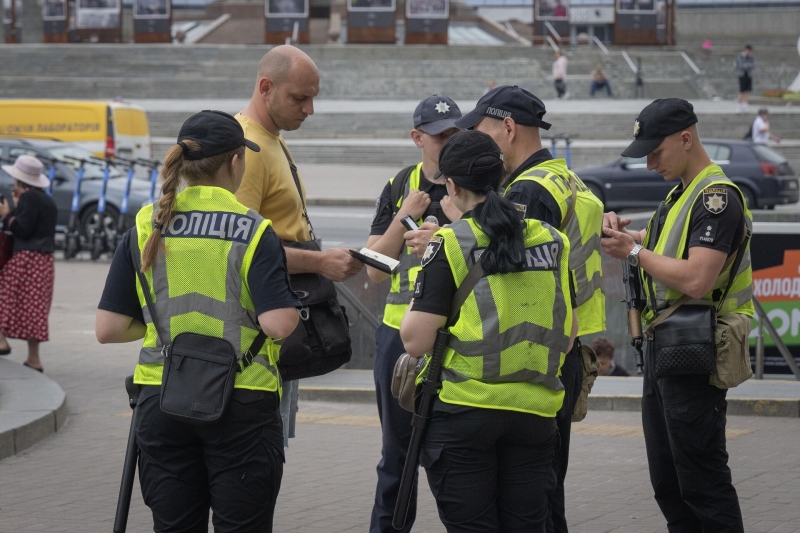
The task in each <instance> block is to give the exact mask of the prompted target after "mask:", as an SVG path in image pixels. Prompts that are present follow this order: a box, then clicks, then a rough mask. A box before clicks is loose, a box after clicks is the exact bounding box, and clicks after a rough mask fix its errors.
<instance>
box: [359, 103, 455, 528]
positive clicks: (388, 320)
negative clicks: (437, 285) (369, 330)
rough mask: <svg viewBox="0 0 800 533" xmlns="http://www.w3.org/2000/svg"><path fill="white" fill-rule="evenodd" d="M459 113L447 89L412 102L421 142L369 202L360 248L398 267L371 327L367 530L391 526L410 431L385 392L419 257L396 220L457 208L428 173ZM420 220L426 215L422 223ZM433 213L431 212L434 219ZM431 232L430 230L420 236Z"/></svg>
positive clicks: (444, 215) (441, 215)
mask: <svg viewBox="0 0 800 533" xmlns="http://www.w3.org/2000/svg"><path fill="white" fill-rule="evenodd" d="M460 117H461V111H460V110H459V108H458V105H456V103H455V102H454V101H453V100H451V99H450V98H448V97H447V96H439V95H433V96H429V97H428V98H425V99H424V100H423V101H421V102H420V103H419V105H417V108H416V110H415V111H414V129H413V130H412V131H411V139H412V140H413V141H414V144H416V145H417V146H419V147H420V148H421V149H422V161H421V162H420V163H418V164H416V165H411V166H410V167H406V168H404V169H403V170H401V171H400V172H399V173H398V174H397V176H395V177H394V178H393V179H391V180H389V183H387V184H386V187H384V189H383V192H382V193H381V196H380V197H379V198H378V200H377V201H376V207H375V218H374V219H373V221H372V228H371V229H370V236H369V240H368V241H367V247H368V248H370V249H371V250H375V251H377V252H380V253H382V254H384V255H388V256H390V257H394V258H397V259H399V260H400V267H399V268H398V269H397V271H396V272H395V274H393V275H392V277H391V287H390V292H389V295H388V297H387V299H386V308H385V310H384V313H383V324H382V325H381V326H380V327H379V328H378V330H377V331H376V332H375V342H376V354H375V366H374V369H373V372H374V378H375V392H376V395H377V400H378V415H379V417H380V420H381V428H382V430H383V447H382V450H381V455H382V457H381V461H380V463H379V464H378V468H377V470H378V485H377V488H376V489H375V504H374V506H373V509H372V519H371V521H370V533H391V532H394V531H395V529H394V528H392V512H393V510H394V503H395V500H396V499H397V491H398V488H399V485H400V478H401V476H402V471H403V465H404V464H405V459H406V452H407V450H408V441H409V439H410V438H411V413H409V412H408V411H406V410H404V409H403V408H401V407H400V405H399V404H398V403H397V399H396V398H394V397H393V396H392V392H391V383H392V373H393V370H394V365H395V362H396V361H397V359H398V357H400V355H401V354H403V353H404V352H405V350H404V349H403V343H402V342H401V341H400V332H399V329H400V321H401V320H402V319H403V315H404V314H405V312H406V309H407V308H408V304H409V303H410V302H411V292H412V290H413V288H414V281H415V280H416V278H417V273H418V272H419V271H420V260H419V258H418V257H417V256H416V255H415V254H413V253H411V250H410V248H409V247H408V246H406V243H404V241H403V234H404V233H405V232H406V230H405V228H404V227H403V225H402V224H401V223H400V219H401V218H403V217H404V216H405V215H411V218H413V219H414V220H415V222H416V223H417V224H419V225H423V226H424V227H425V228H428V227H431V226H435V225H436V224H441V225H444V224H448V223H449V222H450V220H451V219H450V217H452V216H453V213H455V214H456V215H458V216H460V215H461V213H460V212H458V211H453V208H452V205H451V204H450V202H449V200H450V198H448V197H447V189H446V187H445V180H444V178H442V177H437V176H436V173H437V172H438V171H439V151H440V150H441V149H442V145H444V143H445V141H447V139H449V138H450V136H451V135H452V134H453V133H455V132H457V131H458V128H456V127H455V125H454V124H455V121H456V119H457V118H460ZM448 213H450V217H448ZM426 219H427V220H428V222H427V223H426V224H423V222H424V221H425V220H426ZM433 219H436V224H434V223H433ZM423 231H424V230H423ZM432 234H433V232H432V231H430V232H429V233H428V235H427V239H429V238H430V236H431V235H432ZM427 239H426V242H427ZM367 274H368V275H369V277H370V278H371V279H372V280H373V281H376V282H380V281H383V280H385V279H386V278H387V277H388V274H384V273H383V272H380V271H379V270H376V269H374V268H370V267H367ZM415 514H416V494H415V495H414V497H413V498H412V500H411V505H410V507H409V513H408V519H407V521H406V526H405V528H404V529H403V531H410V530H411V527H412V526H413V524H414V517H415Z"/></svg>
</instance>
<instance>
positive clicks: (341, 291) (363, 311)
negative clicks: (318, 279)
mask: <svg viewBox="0 0 800 533" xmlns="http://www.w3.org/2000/svg"><path fill="white" fill-rule="evenodd" d="M336 292H337V294H338V296H339V298H341V299H342V300H344V301H345V302H347V304H349V305H350V306H352V308H353V309H355V310H356V312H357V313H358V316H357V317H356V319H355V320H354V321H353V320H351V321H350V326H351V327H352V326H354V325H355V324H356V323H358V321H359V319H361V318H363V319H364V320H365V321H366V322H367V324H368V325H370V326H371V327H372V328H373V329H378V327H379V326H380V325H381V319H380V318H378V317H377V316H375V315H374V314H373V313H372V311H370V310H369V309H368V308H367V306H366V305H364V304H363V303H361V300H359V299H358V296H356V295H355V294H353V291H351V290H350V289H348V288H347V286H346V285H345V284H344V283H337V284H336Z"/></svg>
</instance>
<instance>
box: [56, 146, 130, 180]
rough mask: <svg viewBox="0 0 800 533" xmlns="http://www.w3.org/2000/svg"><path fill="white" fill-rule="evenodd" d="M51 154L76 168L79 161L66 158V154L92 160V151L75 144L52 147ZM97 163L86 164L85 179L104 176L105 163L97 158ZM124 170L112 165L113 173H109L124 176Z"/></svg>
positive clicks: (116, 176)
mask: <svg viewBox="0 0 800 533" xmlns="http://www.w3.org/2000/svg"><path fill="white" fill-rule="evenodd" d="M50 154H51V155H52V156H53V157H55V158H56V159H58V160H60V161H63V162H64V163H66V164H67V165H69V166H71V167H72V168H74V169H77V168H78V163H77V162H75V161H72V160H70V159H65V158H64V156H69V157H75V158H77V159H88V160H92V157H93V156H92V152H90V151H89V150H87V149H85V148H81V147H80V146H76V145H74V144H65V145H63V146H57V147H54V148H50ZM94 161H96V162H97V164H96V165H85V167H84V168H85V169H86V170H85V171H84V174H83V179H93V178H102V177H103V167H104V165H103V163H102V162H100V161H97V160H94ZM122 175H123V174H122V172H120V171H119V169H117V168H116V167H114V166H112V167H111V173H110V174H109V177H110V178H118V177H120V176H122Z"/></svg>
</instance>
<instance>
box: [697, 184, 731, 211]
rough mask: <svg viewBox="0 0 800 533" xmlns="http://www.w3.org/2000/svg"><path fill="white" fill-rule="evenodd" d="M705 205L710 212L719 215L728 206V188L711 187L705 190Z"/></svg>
mask: <svg viewBox="0 0 800 533" xmlns="http://www.w3.org/2000/svg"><path fill="white" fill-rule="evenodd" d="M703 207H705V208H706V210H707V211H708V212H709V213H712V214H714V215H718V214H720V213H722V212H723V211H725V208H726V207H728V189H726V188H725V187H709V188H707V189H704V190H703Z"/></svg>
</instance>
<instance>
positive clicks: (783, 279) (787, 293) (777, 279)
mask: <svg viewBox="0 0 800 533" xmlns="http://www.w3.org/2000/svg"><path fill="white" fill-rule="evenodd" d="M759 226H762V227H764V228H765V229H764V230H762V229H761V227H759ZM787 231H788V232H789V233H785V232H787ZM750 252H751V257H752V261H753V296H754V297H755V298H757V299H758V301H759V302H760V303H761V305H762V306H763V307H764V311H765V312H766V314H767V317H768V318H769V320H770V321H771V322H772V325H773V326H774V327H775V329H776V330H777V332H778V334H779V335H780V336H781V340H782V341H783V343H784V344H785V345H786V347H787V348H789V351H790V352H791V354H792V356H793V357H794V360H795V362H796V363H797V364H798V365H800V224H785V223H784V224H778V223H774V224H763V225H757V226H756V230H755V235H753V241H752V244H751V247H750ZM757 324H758V322H757V321H755V320H754V321H753V330H752V332H751V333H750V355H751V359H752V361H753V362H755V346H756V337H757V335H758V331H757ZM764 347H765V350H764V372H765V373H767V374H789V373H791V371H790V370H789V367H788V365H787V364H786V361H785V360H784V358H783V357H782V356H781V354H780V353H779V352H778V350H777V348H776V347H775V341H774V340H773V339H772V338H770V337H769V335H768V334H767V333H766V332H764Z"/></svg>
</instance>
